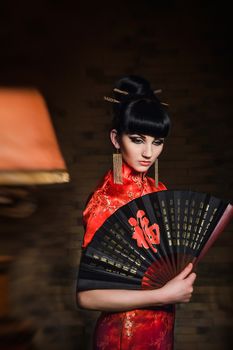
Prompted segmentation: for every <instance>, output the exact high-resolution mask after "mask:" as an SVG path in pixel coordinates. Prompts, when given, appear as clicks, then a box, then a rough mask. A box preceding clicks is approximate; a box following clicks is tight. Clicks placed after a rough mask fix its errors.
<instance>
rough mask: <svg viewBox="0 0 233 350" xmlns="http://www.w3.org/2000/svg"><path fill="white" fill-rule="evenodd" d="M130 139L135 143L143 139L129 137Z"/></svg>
mask: <svg viewBox="0 0 233 350" xmlns="http://www.w3.org/2000/svg"><path fill="white" fill-rule="evenodd" d="M130 139H131V141H132V142H133V143H136V144H140V143H142V142H143V140H142V139H141V138H140V137H130Z"/></svg>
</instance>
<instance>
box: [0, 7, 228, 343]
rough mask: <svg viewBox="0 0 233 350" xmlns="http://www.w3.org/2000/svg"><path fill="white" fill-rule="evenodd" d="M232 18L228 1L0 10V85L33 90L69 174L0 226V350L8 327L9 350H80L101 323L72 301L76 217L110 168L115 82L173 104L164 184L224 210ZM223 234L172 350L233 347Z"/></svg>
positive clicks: (162, 164) (182, 309) (184, 308)
mask: <svg viewBox="0 0 233 350" xmlns="http://www.w3.org/2000/svg"><path fill="white" fill-rule="evenodd" d="M231 21H232V17H231V12H230V9H229V7H228V6H227V4H226V2H224V1H221V2H219V1H182V0H180V1H178V0H176V1H175V0H174V1H172V0H163V1H152V0H151V1H148V0H147V1H143V2H136V1H129V0H128V1H123V0H118V1H114V2H110V1H98V2H97V1H86V2H79V1H64V0H57V1H51V0H50V1H45V0H41V1H25V0H24V1H1V2H0V85H1V86H6V85H9V86H16V85H17V86H35V87H37V88H38V89H39V90H40V91H41V92H42V93H43V95H44V97H45V99H46V101H47V104H48V107H49V110H50V112H51V117H52V121H53V124H54V128H55V130H56V133H57V137H58V140H59V144H60V146H61V150H62V153H63V155H64V158H65V161H66V163H67V167H68V170H69V172H70V175H71V182H70V183H69V184H65V185H53V186H39V187H38V188H36V189H33V196H34V199H35V201H36V203H37V210H36V212H35V213H34V214H32V215H31V216H30V217H28V218H24V219H9V218H5V217H1V218H0V256H6V255H10V256H12V257H13V262H12V263H11V264H10V267H9V269H8V276H9V278H8V280H9V298H10V307H9V315H7V317H6V315H4V317H2V319H1V323H0V341H1V339H3V336H5V333H6V327H5V325H6V324H7V322H8V321H7V320H8V319H9V318H11V319H12V320H17V322H18V323H17V322H16V323H15V326H12V323H11V328H10V329H11V330H10V331H9V332H10V333H9V332H8V334H10V337H11V339H13V340H12V343H13V344H14V347H13V345H12V348H11V349H19V348H20V349H26V348H29V347H30V348H31V349H43V350H47V349H48V350H50V349H51V350H53V349H54V350H60V349H66V350H71V349H72V350H73V349H88V348H89V346H90V333H91V331H92V327H93V324H94V321H95V318H96V316H97V313H95V312H85V311H81V310H79V309H77V308H76V306H75V293H74V291H75V277H76V273H77V267H78V263H79V258H80V246H81V240H82V235H83V228H82V220H81V214H82V210H83V206H84V203H85V201H86V198H87V196H88V194H89V193H90V191H92V190H93V188H94V186H95V185H96V184H97V181H98V179H99V177H100V176H101V175H102V174H103V173H104V172H105V171H106V170H107V169H108V168H109V166H110V165H111V152H112V148H111V145H110V142H109V140H108V132H107V131H108V127H109V125H110V120H111V116H110V108H111V106H110V105H109V104H108V103H107V102H103V96H104V95H111V88H112V85H113V83H114V81H115V80H116V79H118V78H119V76H121V75H123V74H128V73H133V74H140V75H143V76H145V77H146V78H148V79H149V80H150V81H151V82H152V85H153V87H154V88H155V89H157V88H162V89H163V93H162V96H161V99H162V100H163V101H165V102H167V103H169V112H170V114H171V118H172V121H173V127H172V133H171V136H170V138H169V139H168V141H167V142H166V147H165V150H164V152H163V155H162V156H161V157H160V158H161V159H160V161H159V170H160V180H161V181H163V182H164V183H165V184H166V185H167V187H168V188H190V189H193V190H198V191H205V192H211V193H212V194H214V195H217V196H219V197H221V198H225V199H226V200H229V201H231V202H232V201H233V196H232V195H233V191H232V185H233V182H232V175H233V171H232V170H233V165H232V160H233V155H232V153H233V151H232V150H233V147H232V146H233V141H232V139H233V135H232V126H233V123H232V101H233V92H232V36H231V34H230V29H231ZM231 235H232V224H231V225H229V227H228V228H227V230H226V231H225V232H224V234H223V235H222V236H221V237H220V238H219V239H218V241H217V242H216V243H215V245H214V246H213V247H212V248H211V250H210V251H209V252H208V254H207V256H206V257H205V259H204V260H203V262H202V263H201V264H200V266H199V269H198V279H197V281H196V283H195V285H196V288H195V290H194V295H193V298H192V302H191V303H190V304H188V305H178V307H177V322H176V332H175V333H176V349H177V350H183V349H185V350H187V349H189V350H192V349H195V350H203V349H205V350H209V349H211V350H220V349H221V350H222V349H231V348H232V294H233V293H232V256H233V255H232V239H231ZM21 322H24V323H23V325H24V326H23V330H24V332H22V327H21V331H20V330H19V324H21ZM25 322H26V325H25ZM9 324H10V323H9ZM4 327H5V328H4ZM1 336H2V338H1ZM4 339H5V338H4ZM0 344H1V342H0ZM19 344H21V345H19ZM19 346H21V347H19Z"/></svg>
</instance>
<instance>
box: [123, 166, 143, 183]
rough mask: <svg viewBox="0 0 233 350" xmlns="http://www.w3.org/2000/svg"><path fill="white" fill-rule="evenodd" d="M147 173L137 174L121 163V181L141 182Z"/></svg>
mask: <svg viewBox="0 0 233 350" xmlns="http://www.w3.org/2000/svg"><path fill="white" fill-rule="evenodd" d="M146 173H147V172H142V173H141V172H138V171H135V170H134V169H133V168H131V167H130V166H129V165H128V164H127V163H125V162H123V163H122V175H123V179H131V178H133V179H138V180H141V181H143V180H144V179H145V177H146Z"/></svg>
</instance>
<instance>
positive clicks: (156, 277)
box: [77, 190, 233, 291]
mask: <svg viewBox="0 0 233 350" xmlns="http://www.w3.org/2000/svg"><path fill="white" fill-rule="evenodd" d="M232 217H233V206H232V205H231V204H229V203H226V202H224V201H223V200H221V199H219V198H216V197H214V196H211V195H210V194H206V193H201V192H195V191H186V190H185V191H179V190H168V191H160V192H153V193H150V194H146V195H144V196H142V197H139V198H136V199H134V200H132V201H131V202H129V203H127V204H125V205H124V206H122V207H121V208H119V209H118V210H117V211H116V212H115V213H114V214H112V215H111V216H110V217H109V218H108V219H107V220H106V221H105V222H104V224H103V225H102V226H101V227H100V228H99V229H98V230H97V231H96V233H95V236H94V238H93V240H92V241H91V242H90V244H89V245H88V246H87V247H86V248H85V249H84V250H83V252H82V257H81V262H80V269H79V276H78V284H77V289H78V290H80V291H81V290H88V289H153V288H160V287H162V286H163V285H164V284H166V282H167V281H169V280H170V279H172V278H173V277H175V276H176V275H177V274H178V273H179V272H180V271H181V270H182V269H183V268H184V267H185V266H186V265H187V264H188V263H189V262H192V263H194V265H196V264H197V262H198V261H199V260H200V259H201V258H202V257H203V256H204V255H205V253H206V252H207V250H208V249H209V248H210V246H211V245H212V244H213V242H214V241H215V240H216V238H217V237H218V236H219V234H220V233H221V232H222V231H223V230H224V228H225V227H226V225H227V224H228V223H229V222H230V220H231V218H232Z"/></svg>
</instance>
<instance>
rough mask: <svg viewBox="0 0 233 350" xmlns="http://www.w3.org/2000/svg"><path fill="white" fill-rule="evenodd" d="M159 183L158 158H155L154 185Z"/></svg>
mask: <svg viewBox="0 0 233 350" xmlns="http://www.w3.org/2000/svg"><path fill="white" fill-rule="evenodd" d="M158 185H159V160H158V158H157V159H156V160H155V187H158Z"/></svg>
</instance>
